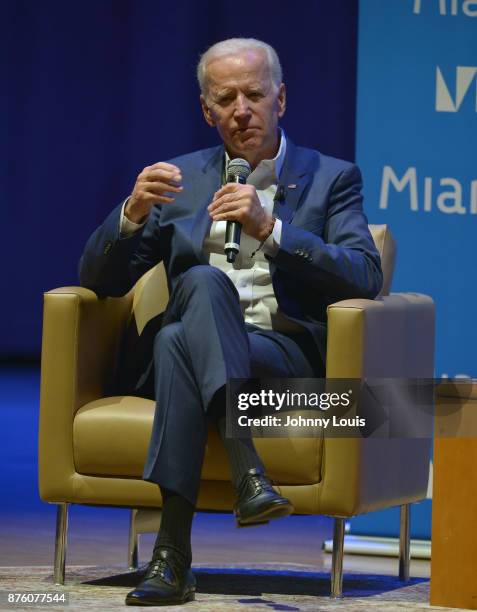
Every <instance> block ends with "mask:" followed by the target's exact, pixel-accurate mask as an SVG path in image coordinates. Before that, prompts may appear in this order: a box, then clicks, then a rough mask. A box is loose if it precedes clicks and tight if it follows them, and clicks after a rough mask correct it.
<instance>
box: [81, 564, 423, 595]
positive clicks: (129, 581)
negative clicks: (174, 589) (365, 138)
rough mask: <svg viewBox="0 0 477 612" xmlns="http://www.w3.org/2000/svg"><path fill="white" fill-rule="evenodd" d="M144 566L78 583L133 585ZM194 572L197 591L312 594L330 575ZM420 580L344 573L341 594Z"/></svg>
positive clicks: (321, 590) (324, 590) (375, 591)
mask: <svg viewBox="0 0 477 612" xmlns="http://www.w3.org/2000/svg"><path fill="white" fill-rule="evenodd" d="M145 569H146V568H145V567H144V568H141V569H139V570H138V571H134V572H125V573H122V574H115V575H111V576H105V577H103V578H97V579H94V580H86V581H82V582H81V584H84V585H95V586H110V587H111V586H118V587H131V588H134V587H135V586H136V585H137V584H138V583H139V582H140V580H141V579H142V577H143V576H144V573H145ZM194 574H195V576H196V579H197V592H198V593H207V594H214V595H246V596H259V595H262V594H264V593H265V594H266V593H274V594H277V595H308V596H315V597H328V596H329V594H330V575H329V573H326V572H309V571H290V570H258V569H238V568H203V567H202V568H196V569H194ZM423 582H428V579H427V578H411V579H410V580H409V581H408V582H406V583H404V582H400V581H399V580H398V579H397V578H395V577H394V576H384V575H375V574H345V575H344V580H343V595H344V597H355V598H356V597H372V596H374V595H380V594H385V593H391V592H393V591H396V590H397V589H402V588H404V587H410V586H415V585H418V584H421V583H423Z"/></svg>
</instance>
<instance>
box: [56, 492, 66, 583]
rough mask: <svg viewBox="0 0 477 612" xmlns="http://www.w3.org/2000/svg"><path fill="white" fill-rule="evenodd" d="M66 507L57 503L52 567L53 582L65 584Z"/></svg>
mask: <svg viewBox="0 0 477 612" xmlns="http://www.w3.org/2000/svg"><path fill="white" fill-rule="evenodd" d="M68 508H69V504H58V507H57V509H56V536H55V564H54V569H53V577H54V581H55V584H65V559H66V540H67V534H68Z"/></svg>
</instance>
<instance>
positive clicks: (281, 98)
mask: <svg viewBox="0 0 477 612" xmlns="http://www.w3.org/2000/svg"><path fill="white" fill-rule="evenodd" d="M277 102H278V116H279V117H280V118H281V117H283V115H284V114H285V111H286V108H287V91H286V88H285V83H280V87H279V88H278V96H277Z"/></svg>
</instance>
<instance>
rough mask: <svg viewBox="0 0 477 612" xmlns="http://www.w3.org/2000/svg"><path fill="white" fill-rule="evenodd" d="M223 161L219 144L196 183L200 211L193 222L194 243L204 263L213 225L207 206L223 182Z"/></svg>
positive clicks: (196, 251)
mask: <svg viewBox="0 0 477 612" xmlns="http://www.w3.org/2000/svg"><path fill="white" fill-rule="evenodd" d="M223 163H224V148H223V146H219V147H217V148H216V149H213V150H212V154H211V155H210V157H209V158H208V159H207V160H206V161H205V163H204V165H203V167H202V168H201V172H199V173H198V174H197V179H196V180H195V184H194V196H195V200H196V202H197V206H198V211H197V214H196V216H195V219H194V222H193V224H192V244H193V247H194V252H195V254H196V256H197V258H198V259H199V261H201V262H202V263H207V260H206V258H205V256H204V253H203V249H202V247H203V244H204V239H205V237H206V235H207V233H208V231H209V230H210V226H211V225H212V219H211V218H210V215H209V213H208V212H207V206H208V205H209V204H210V203H211V201H212V196H213V194H214V193H215V192H216V191H217V190H218V189H219V188H220V186H221V184H222V170H223Z"/></svg>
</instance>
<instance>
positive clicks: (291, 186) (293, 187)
mask: <svg viewBox="0 0 477 612" xmlns="http://www.w3.org/2000/svg"><path fill="white" fill-rule="evenodd" d="M288 189H296V185H295V183H292V184H291V185H288Z"/></svg>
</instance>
